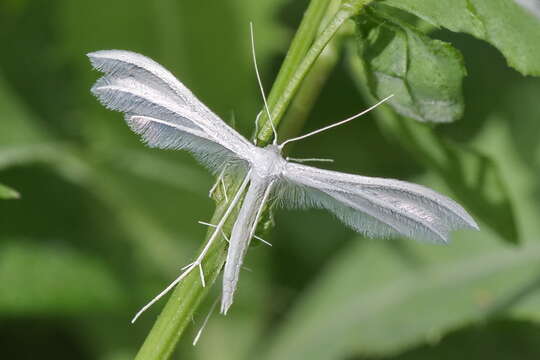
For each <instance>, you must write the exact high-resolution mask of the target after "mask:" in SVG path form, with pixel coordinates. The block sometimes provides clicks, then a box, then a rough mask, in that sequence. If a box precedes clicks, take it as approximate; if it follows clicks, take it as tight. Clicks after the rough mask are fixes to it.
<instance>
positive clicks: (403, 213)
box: [88, 42, 478, 321]
mask: <svg viewBox="0 0 540 360" xmlns="http://www.w3.org/2000/svg"><path fill="white" fill-rule="evenodd" d="M252 44H253V42H252ZM253 49H254V45H253ZM253 51H254V50H253ZM253 56H254V57H255V55H254V52H253ZM88 57H89V59H90V62H91V63H92V65H93V67H94V68H95V69H97V70H99V71H101V72H103V73H104V76H103V77H101V78H100V79H99V80H98V81H97V82H96V83H95V85H94V86H93V87H92V90H91V91H92V93H93V94H94V95H95V96H96V97H97V98H98V99H99V101H100V102H101V103H102V104H103V105H104V106H106V107H107V108H109V109H111V110H116V111H119V112H122V113H124V115H125V121H126V123H127V124H128V125H129V127H130V128H131V129H132V130H133V131H134V132H135V133H137V134H139V135H140V136H141V137H142V139H143V141H144V142H145V143H146V144H147V145H148V146H150V147H154V148H160V149H173V150H180V149H183V150H187V151H189V152H190V153H192V154H193V155H194V156H195V158H197V159H198V160H199V161H200V162H201V163H202V164H203V165H205V166H206V167H207V168H209V169H210V170H211V171H212V172H213V173H215V174H216V175H217V174H223V172H224V171H227V172H233V173H236V174H239V175H240V176H242V178H243V180H242V182H241V184H240V186H239V188H238V190H237V191H236V193H235V195H234V196H233V197H232V198H230V199H228V204H227V209H226V211H225V213H224V215H223V217H222V218H221V220H220V221H219V222H218V223H217V224H213V225H212V226H213V227H214V231H213V232H212V235H211V236H210V237H209V239H208V241H207V242H206V244H205V246H204V247H203V249H202V251H201V253H200V254H199V255H198V256H197V258H196V259H195V260H194V261H193V262H192V263H190V264H189V265H187V266H185V267H184V268H183V269H182V273H181V274H180V276H178V277H177V278H176V279H175V280H174V281H173V282H172V283H171V284H170V285H169V286H168V287H167V288H166V289H165V290H163V292H161V293H160V294H159V295H157V296H156V297H155V298H154V299H153V300H152V301H151V302H150V303H148V304H147V305H146V306H145V307H143V308H142V309H141V311H139V313H137V314H136V316H135V318H134V319H133V321H135V320H136V319H137V317H138V316H139V315H140V314H141V313H142V312H143V311H145V310H146V309H147V308H148V307H150V306H151V305H152V304H153V303H155V302H156V301H157V300H159V299H160V298H161V297H162V296H163V295H165V294H166V293H167V292H168V291H169V290H171V289H172V288H173V287H174V286H176V285H177V284H178V283H179V282H180V281H181V280H182V279H184V278H185V277H186V276H187V275H188V274H190V273H191V272H193V271H197V270H198V271H199V273H200V278H201V282H202V285H203V286H205V278H204V273H203V267H202V262H203V260H204V258H205V256H206V254H207V252H208V250H209V248H210V246H211V244H212V243H213V242H214V241H216V239H218V238H219V237H220V235H223V236H226V234H225V233H224V231H223V226H224V224H225V221H226V220H227V218H228V217H229V216H230V215H231V213H232V211H233V209H234V208H235V207H236V206H240V209H239V212H238V216H237V218H236V221H235V222H234V225H233V228H232V231H231V234H230V238H226V239H228V241H229V246H228V253H227V259H226V263H225V267H224V270H223V287H222V296H221V313H222V314H226V313H227V311H228V310H229V308H230V306H231V305H232V303H233V297H234V293H235V290H236V288H237V283H238V278H239V275H240V269H241V267H242V262H243V259H244V257H245V255H246V251H247V249H248V247H249V244H250V241H251V239H252V238H253V237H254V236H255V229H256V226H257V222H258V220H259V218H260V217H261V212H262V211H263V208H264V206H265V204H266V203H267V202H268V201H269V199H271V198H272V199H274V200H276V203H278V204H280V205H282V206H284V207H289V208H322V209H327V210H329V211H330V212H332V213H333V214H334V215H335V216H337V217H338V218H339V219H340V220H341V221H343V222H344V223H345V224H346V225H348V226H350V227H351V228H352V229H354V230H356V231H357V232H359V233H362V234H364V235H366V236H369V237H394V236H405V237H409V238H413V239H418V240H425V241H430V242H442V243H444V242H447V241H448V239H449V233H450V232H451V231H452V230H456V229H460V228H472V229H478V226H477V224H476V222H475V221H474V220H473V218H472V217H471V216H470V215H469V214H468V213H467V212H466V211H465V210H464V209H463V208H462V207H461V206H460V205H458V204H457V203H456V202H454V201H452V200H451V199H449V198H447V197H445V196H443V195H440V194H438V193H436V192H435V191H433V190H430V189H428V188H426V187H424V186H420V185H415V184H411V183H408V182H404V181H399V180H392V179H383V178H374V177H365V176H360V175H352V174H345V173H342V172H336V171H329V170H323V169H319V168H316V167H311V166H307V165H304V164H302V163H298V162H294V161H289V160H288V158H284V157H283V155H282V151H283V148H284V146H285V145H286V144H289V143H291V142H293V141H297V140H300V139H304V138H306V137H308V136H311V135H314V134H316V133H319V132H321V131H324V130H327V129H329V128H331V127H334V126H337V125H341V124H343V123H345V122H347V121H351V120H352V119H354V118H356V117H358V116H360V115H362V114H364V113H366V112H367V111H369V110H371V109H372V108H373V107H375V106H377V105H379V104H380V103H382V102H384V101H386V100H388V98H389V97H388V98H386V99H384V100H382V101H381V102H379V103H378V104H376V105H374V106H372V107H371V108H369V109H367V110H365V111H363V112H361V113H359V114H357V115H355V116H353V117H350V118H348V119H345V120H343V121H341V122H339V123H335V124H333V125H329V126H327V127H325V128H322V129H319V130H316V131H313V132H311V133H308V134H306V135H303V136H299V137H297V138H292V139H288V140H286V141H284V142H282V143H280V144H278V141H277V132H275V129H273V130H274V142H273V143H272V144H271V145H268V146H266V147H258V146H256V145H254V144H253V143H251V142H250V141H249V140H247V139H246V138H245V137H243V136H242V135H240V134H239V133H238V132H236V131H235V130H234V129H233V128H232V127H230V126H229V125H227V124H226V123H225V122H224V121H222V120H221V119H220V118H219V117H218V116H217V115H216V114H214V113H213V112H212V111H211V110H210V109H208V108H207V107H206V106H205V105H204V104H203V103H201V102H200V101H199V100H198V99H197V98H196V97H195V96H194V95H193V93H192V92H191V91H190V90H189V89H187V88H186V87H185V86H184V85H183V84H182V83H181V82H180V81H179V80H177V79H176V78H175V77H174V75H172V73H170V72H169V71H168V70H166V69H165V68H164V67H162V66H161V65H159V64H158V63H157V62H155V61H153V60H151V59H149V58H148V57H145V56H143V55H140V54H137V53H134V52H130V51H123V50H103V51H96V52H92V53H89V54H88ZM255 70H256V73H257V79H258V80H259V85H260V84H261V82H260V77H259V72H258V70H257V67H256V62H255ZM261 91H262V86H261ZM262 92H263V99H264V91H262ZM265 108H266V111H267V112H268V115H270V112H269V111H268V105H267V104H266V100H265ZM269 118H270V117H269Z"/></svg>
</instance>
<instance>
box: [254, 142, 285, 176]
mask: <svg viewBox="0 0 540 360" xmlns="http://www.w3.org/2000/svg"><path fill="white" fill-rule="evenodd" d="M285 164H286V161H285V159H283V157H282V156H281V152H280V150H279V148H278V147H277V146H276V145H268V146H266V147H264V148H260V147H257V148H255V149H254V151H253V154H252V166H253V170H254V172H255V174H256V175H258V176H260V177H264V178H266V177H277V176H279V175H280V174H281V173H282V171H283V168H284V166H285Z"/></svg>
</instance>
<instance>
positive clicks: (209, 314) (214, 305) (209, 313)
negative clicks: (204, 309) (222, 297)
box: [193, 298, 219, 346]
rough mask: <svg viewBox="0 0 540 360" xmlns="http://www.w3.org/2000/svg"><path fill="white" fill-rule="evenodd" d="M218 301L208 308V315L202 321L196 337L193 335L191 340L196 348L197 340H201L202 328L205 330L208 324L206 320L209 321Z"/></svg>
mask: <svg viewBox="0 0 540 360" xmlns="http://www.w3.org/2000/svg"><path fill="white" fill-rule="evenodd" d="M218 300H219V298H217V299H216V300H214V303H213V304H212V306H211V307H210V310H209V311H208V314H207V315H206V317H205V318H204V321H203V323H202V325H201V328H200V329H199V331H197V335H195V338H194V339H193V346H197V343H198V342H199V339H200V338H201V335H202V332H203V331H204V328H206V324H207V323H208V320H210V317H211V316H212V314H213V313H214V310H215V309H216V305H217V303H218Z"/></svg>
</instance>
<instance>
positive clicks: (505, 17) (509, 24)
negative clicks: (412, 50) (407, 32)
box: [383, 0, 540, 76]
mask: <svg viewBox="0 0 540 360" xmlns="http://www.w3.org/2000/svg"><path fill="white" fill-rule="evenodd" d="M383 3H384V4H387V5H390V6H394V7H396V8H399V9H402V10H405V11H408V12H410V13H412V14H414V15H416V16H418V17H419V18H421V19H423V20H425V21H427V22H430V23H431V24H433V25H435V26H440V27H444V28H447V29H448V30H451V31H454V32H464V33H467V34H470V35H473V36H475V37H477V38H479V39H483V40H485V41H487V42H489V43H490V44H492V45H493V46H495V47H496V48H497V49H498V50H499V51H500V52H501V53H502V54H503V55H504V57H505V58H506V61H507V62H508V64H509V65H510V66H511V67H513V68H515V69H516V70H518V71H519V72H521V73H522V74H524V75H536V76H539V75H540V62H539V61H538V59H539V58H540V41H538V39H540V21H538V19H537V18H535V17H534V16H533V15H532V14H531V13H529V12H528V11H527V10H525V9H524V8H522V7H521V6H519V5H518V4H517V3H516V2H515V1H514V0H452V4H451V5H449V3H448V2H446V1H434V0H432V1H425V0H383Z"/></svg>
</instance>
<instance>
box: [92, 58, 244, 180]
mask: <svg viewBox="0 0 540 360" xmlns="http://www.w3.org/2000/svg"><path fill="white" fill-rule="evenodd" d="M88 57H89V59H90V62H91V63H92V66H93V67H94V68H95V69H96V70H99V71H101V72H103V73H104V76H103V77H102V78H100V79H99V80H98V81H97V82H96V83H95V85H94V86H93V87H92V93H93V94H94V95H95V96H96V97H97V98H98V99H99V100H100V102H101V103H102V104H103V105H104V106H106V107H107V108H109V109H112V110H116V111H120V112H123V113H124V114H125V120H126V122H127V124H128V125H129V126H130V127H131V129H132V130H133V131H134V132H136V133H138V134H139V135H141V137H142V138H143V140H144V142H145V143H146V144H147V145H149V146H150V147H157V148H161V149H186V150H188V151H190V152H191V153H193V154H194V155H195V156H196V157H197V158H198V159H199V160H200V161H201V162H202V163H203V164H205V165H207V166H209V167H210V168H211V169H214V170H218V169H219V168H221V167H222V166H223V165H224V164H225V163H230V162H231V161H234V160H246V158H245V155H246V154H248V153H249V151H250V149H251V147H252V146H253V145H252V144H251V143H249V141H248V140H247V139H245V138H244V137H243V136H242V135H240V134H239V133H237V132H236V131H235V130H234V129H232V128H231V127H230V126H228V125H227V124H226V123H225V122H223V121H222V120H221V119H220V118H219V117H218V116H217V115H215V114H214V113H213V112H212V111H210V110H209V109H208V108H207V107H206V106H205V105H204V104H203V103H202V102H200V101H199V100H198V99H197V98H196V97H195V95H193V93H192V92H191V91H190V90H189V89H188V88H186V87H185V86H184V85H183V84H182V83H181V82H180V81H178V79H176V78H175V77H174V75H172V73H170V72H169V71H168V70H167V69H165V68H164V67H163V66H161V65H159V64H158V63H157V62H155V61H153V60H152V59H150V58H148V57H146V56H143V55H140V54H137V53H134V52H130V51H124V50H101V51H96V52H92V53H89V54H88Z"/></svg>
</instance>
